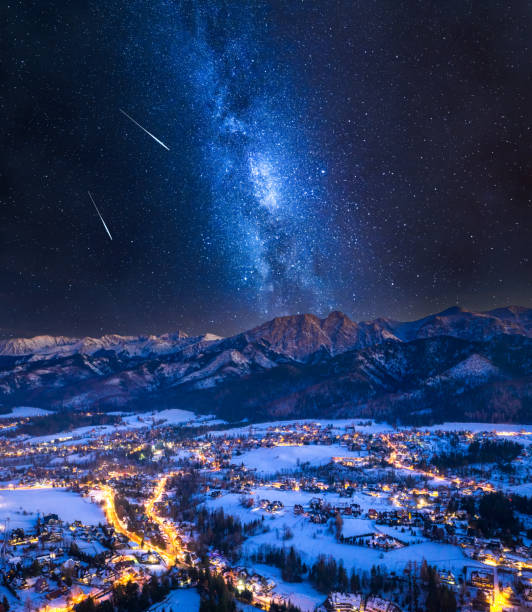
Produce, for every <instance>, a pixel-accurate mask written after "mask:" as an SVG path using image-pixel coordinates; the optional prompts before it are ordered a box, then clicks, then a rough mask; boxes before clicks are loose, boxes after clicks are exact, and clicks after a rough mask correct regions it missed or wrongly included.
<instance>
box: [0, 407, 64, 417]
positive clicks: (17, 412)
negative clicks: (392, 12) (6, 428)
mask: <svg viewBox="0 0 532 612" xmlns="http://www.w3.org/2000/svg"><path fill="white" fill-rule="evenodd" d="M47 414H52V412H51V411H50V410H44V409H43V408H34V407H33V406H17V407H16V408H13V409H12V410H11V412H8V413H6V414H0V419H15V418H19V417H35V416H46V415H47Z"/></svg>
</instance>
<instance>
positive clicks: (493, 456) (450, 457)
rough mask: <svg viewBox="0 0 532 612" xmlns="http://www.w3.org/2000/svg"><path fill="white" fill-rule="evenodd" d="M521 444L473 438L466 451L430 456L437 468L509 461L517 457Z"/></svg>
mask: <svg viewBox="0 0 532 612" xmlns="http://www.w3.org/2000/svg"><path fill="white" fill-rule="evenodd" d="M522 450H523V445H522V444H518V443H517V442H513V441H512V440H501V441H499V440H482V441H480V440H474V441H473V442H471V444H470V445H469V446H468V448H467V451H466V452H461V451H450V452H448V453H440V454H439V455H434V457H433V458H432V461H431V463H432V465H435V466H436V467H437V468H440V469H445V468H457V467H463V466H466V465H471V464H472V463H510V462H511V461H513V460H514V459H515V458H516V457H518V456H519V455H520V453H521V451H522Z"/></svg>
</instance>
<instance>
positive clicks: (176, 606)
mask: <svg viewBox="0 0 532 612" xmlns="http://www.w3.org/2000/svg"><path fill="white" fill-rule="evenodd" d="M199 606H200V596H199V594H198V592H197V591H196V589H177V590H176V591H171V592H170V593H169V595H168V597H166V598H165V599H164V601H161V602H160V603H158V604H154V605H153V606H152V607H151V608H149V610H148V612H162V611H163V610H164V611H165V612H169V611H170V610H173V612H197V611H198V610H199Z"/></svg>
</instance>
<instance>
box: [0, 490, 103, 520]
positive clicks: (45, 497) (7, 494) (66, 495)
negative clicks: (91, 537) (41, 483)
mask: <svg viewBox="0 0 532 612" xmlns="http://www.w3.org/2000/svg"><path fill="white" fill-rule="evenodd" d="M52 513H54V514H57V515H58V516H59V518H60V519H61V520H63V521H67V522H73V521H75V520H80V521H83V522H84V523H85V524H88V525H97V524H98V523H105V515H104V513H103V510H102V509H101V508H100V506H98V505H97V504H94V503H92V502H91V501H90V500H89V499H87V498H84V497H81V496H80V495H77V494H76V493H72V492H71V491H66V490H65V489H60V488H53V489H52V488H50V489H27V490H23V489H18V490H14V491H9V490H0V524H1V525H2V526H3V525H4V523H5V521H6V519H9V528H10V529H15V528H17V527H22V528H23V529H27V528H29V527H33V526H34V525H35V522H36V520H37V517H38V516H39V515H41V516H42V515H45V514H52Z"/></svg>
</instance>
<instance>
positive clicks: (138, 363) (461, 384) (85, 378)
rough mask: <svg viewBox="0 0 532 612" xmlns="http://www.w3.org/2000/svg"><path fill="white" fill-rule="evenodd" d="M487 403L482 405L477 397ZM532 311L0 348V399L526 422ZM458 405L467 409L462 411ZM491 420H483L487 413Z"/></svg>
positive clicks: (61, 340) (339, 319)
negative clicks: (424, 413)
mask: <svg viewBox="0 0 532 612" xmlns="http://www.w3.org/2000/svg"><path fill="white" fill-rule="evenodd" d="M480 397H482V398H484V399H483V402H484V404H485V406H489V409H487V408H486V409H485V406H484V407H483V406H480V405H479V403H478V402H479V400H478V398H480ZM531 397H532V309H527V308H521V307H506V308H499V309H494V310H492V311H487V312H483V313H475V312H471V311H467V310H464V309H460V308H456V307H454V308H451V309H447V310H445V311H442V312H440V313H436V314H433V315H429V316H427V317H424V318H422V319H419V320H417V321H412V322H406V323H405V322H398V321H393V320H391V319H383V318H381V319H375V320H373V321H362V322H358V323H357V322H354V321H352V320H351V319H350V318H349V317H348V316H347V315H345V314H343V313H341V312H338V311H333V312H332V313H330V314H329V315H328V316H327V317H324V318H319V317H317V316H316V315H310V314H301V315H289V316H286V317H277V318H275V319H272V320H271V321H266V322H265V323H263V324H261V325H258V326H256V327H254V328H252V329H250V330H247V331H244V332H241V333H239V334H236V335H234V336H230V337H228V338H220V337H218V336H212V335H205V336H188V335H187V334H185V333H184V332H180V331H177V332H173V333H169V334H162V335H160V336H118V335H114V334H108V335H106V336H102V337H101V338H82V339H80V338H71V337H65V336H60V337H52V336H37V337H35V338H31V339H12V341H10V342H7V341H4V342H2V343H0V402H1V403H3V404H4V405H16V404H31V405H36V406H42V407H47V408H55V409H59V408H65V409H86V408H88V407H93V406H96V407H98V408H103V409H115V408H120V409H122V408H125V409H128V408H135V409H138V408H144V407H149V408H153V406H154V404H158V405H172V406H175V407H181V408H185V409H194V410H198V411H200V412H201V411H205V412H211V413H212V412H216V413H217V414H219V415H220V416H223V417H224V418H228V419H231V420H232V419H240V418H245V417H247V418H251V419H254V418H258V417H260V418H268V417H275V418H281V417H283V416H290V418H297V417H299V416H320V415H321V416H322V417H333V416H338V415H341V416H373V417H378V416H383V417H384V418H393V419H397V418H403V419H408V418H410V417H411V415H412V414H415V413H416V412H417V411H419V407H420V404H421V405H426V406H429V407H431V408H430V411H431V413H432V414H433V415H437V414H439V415H441V413H442V410H443V411H444V412H446V413H449V414H452V415H453V418H458V417H459V416H460V415H456V410H455V409H454V408H453V406H462V412H463V413H464V415H466V414H467V415H469V417H471V413H472V406H476V408H475V410H474V411H473V412H474V413H475V414H477V413H478V414H483V415H484V418H486V419H487V420H490V414H491V415H499V416H500V415H503V414H504V415H506V417H505V418H507V419H510V420H511V419H514V418H517V416H518V415H519V418H520V419H525V420H526V419H528V418H529V417H528V416H527V415H528V414H529V412H530V413H531V414H530V416H531V418H532V402H531V399H530V398H531ZM464 398H469V400H468V401H469V403H468V404H467V405H466V404H464V401H465V400H464ZM488 413H489V414H488Z"/></svg>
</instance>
